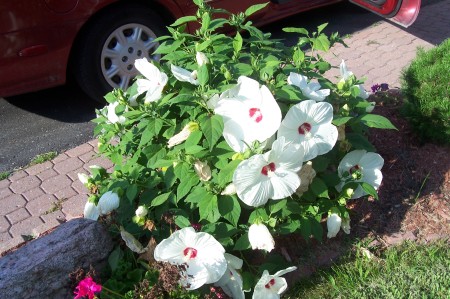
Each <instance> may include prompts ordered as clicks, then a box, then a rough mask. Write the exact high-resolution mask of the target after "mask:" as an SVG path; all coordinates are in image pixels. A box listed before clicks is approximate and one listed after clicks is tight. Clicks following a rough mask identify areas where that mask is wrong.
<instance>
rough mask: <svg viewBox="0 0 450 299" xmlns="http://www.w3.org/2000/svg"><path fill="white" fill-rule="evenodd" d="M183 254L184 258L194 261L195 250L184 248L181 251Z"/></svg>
mask: <svg viewBox="0 0 450 299" xmlns="http://www.w3.org/2000/svg"><path fill="white" fill-rule="evenodd" d="M183 254H184V256H187V258H188V259H195V257H196V256H197V249H195V248H192V247H186V248H185V249H184V250H183Z"/></svg>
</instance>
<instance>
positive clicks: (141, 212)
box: [135, 206, 148, 218]
mask: <svg viewBox="0 0 450 299" xmlns="http://www.w3.org/2000/svg"><path fill="white" fill-rule="evenodd" d="M135 214H136V216H138V217H141V218H143V217H145V216H147V214H148V209H147V208H146V207H145V206H139V207H138V208H137V209H136V212H135Z"/></svg>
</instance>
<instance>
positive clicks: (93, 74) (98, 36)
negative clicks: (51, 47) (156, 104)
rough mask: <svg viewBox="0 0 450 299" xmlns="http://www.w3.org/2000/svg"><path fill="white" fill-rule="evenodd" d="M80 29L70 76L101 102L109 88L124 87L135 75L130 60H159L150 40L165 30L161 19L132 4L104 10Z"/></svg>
mask: <svg viewBox="0 0 450 299" xmlns="http://www.w3.org/2000/svg"><path fill="white" fill-rule="evenodd" d="M83 31H84V32H83V33H82V36H81V37H80V39H79V42H78V43H77V45H78V47H77V48H76V50H75V51H76V53H75V58H74V60H73V61H72V62H73V68H72V69H73V70H74V77H75V79H76V80H77V82H78V84H79V86H80V87H81V89H82V90H83V91H84V92H85V93H86V94H87V95H88V96H89V97H91V98H92V99H94V100H96V101H98V102H102V103H104V102H105V100H104V98H103V97H104V95H105V94H106V93H108V92H109V91H111V90H112V89H113V88H118V87H120V88H122V89H127V88H128V86H129V85H130V82H131V81H132V78H133V77H134V76H136V75H137V74H138V72H137V70H136V69H135V67H134V60H136V59H138V58H143V57H146V58H147V59H149V60H154V59H159V57H158V56H157V55H154V54H153V51H154V50H155V49H156V47H157V46H158V43H157V42H154V41H153V40H154V39H155V38H156V37H158V36H161V35H163V34H165V33H166V30H165V27H164V25H163V21H162V20H161V18H160V17H159V16H158V15H157V14H156V13H155V12H153V11H152V10H151V9H149V8H148V7H146V6H143V5H140V4H136V3H131V4H121V5H118V6H115V7H109V8H107V9H105V10H104V11H102V12H101V13H100V14H99V15H98V16H96V17H95V19H93V20H92V21H91V22H90V23H89V24H88V25H87V28H85V30H83Z"/></svg>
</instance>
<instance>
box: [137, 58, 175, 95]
mask: <svg viewBox="0 0 450 299" xmlns="http://www.w3.org/2000/svg"><path fill="white" fill-rule="evenodd" d="M134 66H135V67H136V69H137V70H138V71H139V72H140V73H141V74H142V75H143V76H144V77H145V79H137V80H136V84H137V92H138V94H142V93H144V92H147V93H146V95H145V100H144V103H145V104H148V103H150V102H154V101H157V100H159V99H160V98H161V94H162V91H163V89H164V86H166V84H167V80H168V78H167V75H166V74H165V73H163V72H161V71H160V70H159V69H158V68H157V67H156V66H154V65H153V64H152V63H150V62H149V61H148V60H147V59H146V58H142V59H136V61H135V62H134Z"/></svg>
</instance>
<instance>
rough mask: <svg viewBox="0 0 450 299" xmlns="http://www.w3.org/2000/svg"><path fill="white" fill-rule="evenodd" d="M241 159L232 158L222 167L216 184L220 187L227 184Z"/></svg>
mask: <svg viewBox="0 0 450 299" xmlns="http://www.w3.org/2000/svg"><path fill="white" fill-rule="evenodd" d="M241 162H242V161H241V160H232V161H231V162H230V163H228V164H227V165H226V166H225V167H224V168H222V169H221V170H220V172H219V175H218V184H219V185H220V186H222V187H225V186H226V185H228V183H229V182H231V180H232V179H233V175H234V171H235V170H236V168H237V166H238V165H239V163H241Z"/></svg>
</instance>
